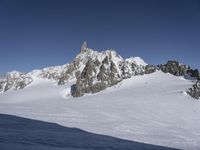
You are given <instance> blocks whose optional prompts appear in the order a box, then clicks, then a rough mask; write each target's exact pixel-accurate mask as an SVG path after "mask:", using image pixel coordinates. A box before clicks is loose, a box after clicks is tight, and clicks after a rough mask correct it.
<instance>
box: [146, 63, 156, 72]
mask: <svg viewBox="0 0 200 150" xmlns="http://www.w3.org/2000/svg"><path fill="white" fill-rule="evenodd" d="M156 70H157V67H156V66H154V65H146V66H145V74H150V73H153V72H156Z"/></svg>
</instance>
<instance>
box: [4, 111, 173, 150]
mask: <svg viewBox="0 0 200 150" xmlns="http://www.w3.org/2000/svg"><path fill="white" fill-rule="evenodd" d="M0 149H1V150H17V149H20V150H25V149H26V150H61V149H63V150H149V149H152V150H167V149H172V148H168V147H162V146H156V145H150V144H145V143H139V142H134V141H129V140H123V139H119V138H115V137H111V136H106V135H100V134H94V133H90V132H86V131H84V130H81V129H77V128H68V127H63V126H60V125H58V124H55V123H49V122H44V121H38V120H32V119H27V118H21V117H17V116H12V115H5V114H0Z"/></svg>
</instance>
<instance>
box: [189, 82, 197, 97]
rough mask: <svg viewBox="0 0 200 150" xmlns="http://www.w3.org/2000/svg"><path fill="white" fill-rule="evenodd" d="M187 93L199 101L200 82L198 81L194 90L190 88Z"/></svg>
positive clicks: (193, 87)
mask: <svg viewBox="0 0 200 150" xmlns="http://www.w3.org/2000/svg"><path fill="white" fill-rule="evenodd" d="M187 93H188V94H189V95H190V96H191V97H193V98H195V99H199V98H200V81H197V82H196V83H195V84H194V85H193V86H192V88H190V89H189V90H188V91H187Z"/></svg>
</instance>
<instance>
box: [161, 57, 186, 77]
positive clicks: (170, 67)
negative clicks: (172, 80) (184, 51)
mask: <svg viewBox="0 0 200 150" xmlns="http://www.w3.org/2000/svg"><path fill="white" fill-rule="evenodd" d="M158 68H159V69H160V70H161V71H163V72H164V73H170V74H172V75H175V76H184V75H186V74H187V73H188V70H189V67H188V66H187V65H183V64H179V62H177V61H173V60H170V61H168V62H167V63H166V64H165V65H158Z"/></svg>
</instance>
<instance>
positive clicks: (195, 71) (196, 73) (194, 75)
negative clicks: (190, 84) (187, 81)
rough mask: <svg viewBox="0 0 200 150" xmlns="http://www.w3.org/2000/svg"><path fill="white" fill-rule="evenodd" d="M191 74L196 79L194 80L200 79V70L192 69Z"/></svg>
mask: <svg viewBox="0 0 200 150" xmlns="http://www.w3.org/2000/svg"><path fill="white" fill-rule="evenodd" d="M189 73H190V75H191V77H194V78H197V79H198V78H199V77H200V75H199V70H198V69H194V70H193V69H190V70H189Z"/></svg>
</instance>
